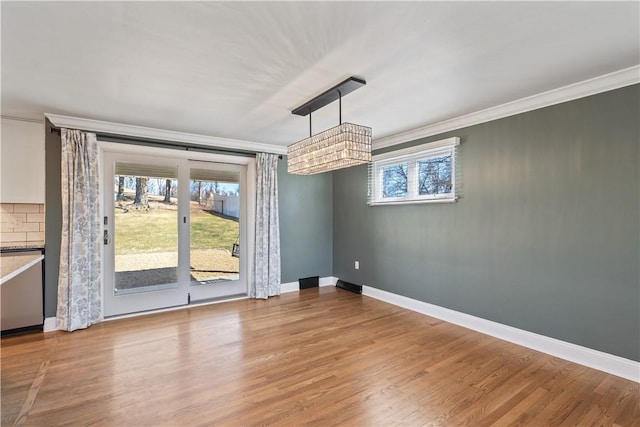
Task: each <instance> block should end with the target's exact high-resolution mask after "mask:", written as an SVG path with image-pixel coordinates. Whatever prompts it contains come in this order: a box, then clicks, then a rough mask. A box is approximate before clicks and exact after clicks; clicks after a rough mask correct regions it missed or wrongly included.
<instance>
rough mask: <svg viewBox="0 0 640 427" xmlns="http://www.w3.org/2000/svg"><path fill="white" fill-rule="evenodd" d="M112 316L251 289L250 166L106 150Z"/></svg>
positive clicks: (107, 279) (107, 304)
mask: <svg viewBox="0 0 640 427" xmlns="http://www.w3.org/2000/svg"><path fill="white" fill-rule="evenodd" d="M103 170H104V171H105V173H104V191H103V193H104V258H103V259H104V263H103V266H104V310H105V316H113V315H118V314H125V313H132V312H140V311H146V310H153V309H158V308H166V307H172V306H179V305H185V304H189V303H191V302H197V301H203V300H206V299H211V298H221V297H228V296H232V295H243V294H246V278H245V277H246V274H245V270H246V268H245V266H244V265H243V264H244V263H243V262H242V261H243V257H244V253H243V246H244V245H243V244H242V243H243V242H244V239H245V236H244V226H243V222H242V221H243V217H244V210H245V203H244V199H243V196H244V192H243V187H244V182H245V177H246V167H245V166H243V165H229V164H219V163H209V162H194V161H189V160H186V159H185V160H180V159H178V160H176V159H171V158H167V157H161V156H158V157H155V156H147V155H145V156H140V155H131V154H124V153H117V152H108V151H105V153H104V169H103Z"/></svg>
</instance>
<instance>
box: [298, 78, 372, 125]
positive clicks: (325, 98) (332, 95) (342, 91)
mask: <svg viewBox="0 0 640 427" xmlns="http://www.w3.org/2000/svg"><path fill="white" fill-rule="evenodd" d="M366 84H367V82H365V81H364V80H362V79H359V78H357V77H349V78H348V79H347V80H345V81H343V82H342V83H340V84H338V85H336V86H334V87H332V88H331V89H329V90H327V91H326V92H323V93H321V94H320V95H318V96H316V97H315V98H313V99H312V100H311V101H308V102H306V103H304V104H302V105H301V106H299V107H298V108H295V109H294V110H293V111H291V112H292V113H293V114H296V115H298V116H306V115H308V114H311V113H313V112H314V111H316V110H318V109H320V108H322V107H324V106H325V105H327V104H330V103H332V102H333V101H335V100H336V99H338V98H340V97H341V96H344V95H346V94H348V93H351V92H353V91H354V90H356V89H358V88H360V87H362V86H364V85H366Z"/></svg>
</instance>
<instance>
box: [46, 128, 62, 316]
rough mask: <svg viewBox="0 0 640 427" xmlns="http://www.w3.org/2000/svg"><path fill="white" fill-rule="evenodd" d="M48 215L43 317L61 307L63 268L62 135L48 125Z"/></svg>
mask: <svg viewBox="0 0 640 427" xmlns="http://www.w3.org/2000/svg"><path fill="white" fill-rule="evenodd" d="M44 132H45V139H44V143H45V147H44V149H45V179H46V184H45V185H46V187H45V206H46V209H47V213H46V215H45V228H44V230H45V232H44V239H45V240H44V241H45V245H44V260H45V262H44V317H55V316H56V306H57V304H58V270H59V268H60V240H61V239H60V238H61V232H62V201H61V197H62V193H61V190H60V188H61V187H60V173H61V165H60V162H61V159H62V154H61V151H60V135H59V134H58V133H56V132H51V123H50V122H49V120H46V122H45V128H44Z"/></svg>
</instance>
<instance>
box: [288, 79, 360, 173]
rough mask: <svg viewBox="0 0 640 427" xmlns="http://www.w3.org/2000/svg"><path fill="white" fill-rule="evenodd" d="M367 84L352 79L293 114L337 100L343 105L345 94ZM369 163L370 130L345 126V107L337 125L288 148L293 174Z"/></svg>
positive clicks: (301, 113)
mask: <svg viewBox="0 0 640 427" xmlns="http://www.w3.org/2000/svg"><path fill="white" fill-rule="evenodd" d="M365 84H366V82H365V81H364V80H362V79H358V78H356V77H350V78H349V79H347V80H345V81H344V82H342V83H340V84H339V85H337V86H335V87H333V88H331V89H329V90H328V91H326V92H324V93H322V94H320V95H318V96H317V97H315V98H314V99H312V100H310V101H308V102H307V103H305V104H303V105H301V106H300V107H298V108H296V109H294V110H293V111H292V112H293V114H297V115H302V116H306V115H307V114H311V113H312V112H313V111H315V110H317V109H319V108H322V107H324V106H325V105H327V104H329V103H331V102H333V101H335V100H336V99H339V100H340V102H342V95H345V94H347V93H350V92H352V91H354V90H355V89H357V88H359V87H361V86H364V85H365ZM309 120H311V118H309ZM370 162H371V128H370V127H367V126H362V125H357V124H353V123H342V105H341V107H340V124H339V125H338V126H336V127H333V128H331V129H327V130H325V131H323V132H320V133H317V134H315V135H312V136H310V137H308V138H305V139H303V140H302V141H298V142H296V143H295V144H292V145H290V146H289V147H288V148H287V171H288V172H289V173H290V174H296V175H312V174H316V173H322V172H329V171H332V170H336V169H342V168H347V167H350V166H355V165H360V164H364V163H370Z"/></svg>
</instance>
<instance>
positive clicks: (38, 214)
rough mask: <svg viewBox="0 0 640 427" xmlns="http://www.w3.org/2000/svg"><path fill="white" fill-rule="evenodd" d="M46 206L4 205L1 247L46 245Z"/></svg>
mask: <svg viewBox="0 0 640 427" xmlns="http://www.w3.org/2000/svg"><path fill="white" fill-rule="evenodd" d="M44 214H45V209H44V204H38V203H2V204H1V207H0V246H2V247H7V246H20V245H25V246H30V245H41V244H42V245H43V244H44Z"/></svg>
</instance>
